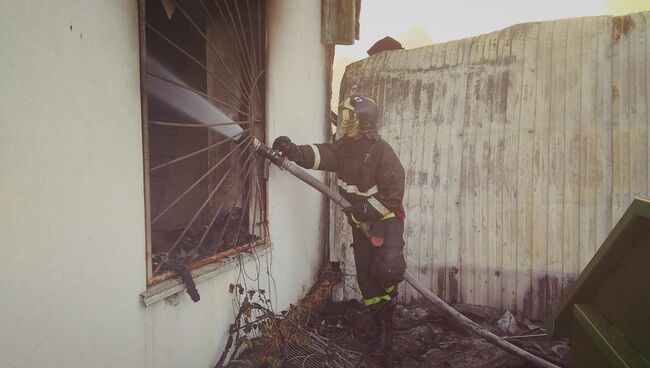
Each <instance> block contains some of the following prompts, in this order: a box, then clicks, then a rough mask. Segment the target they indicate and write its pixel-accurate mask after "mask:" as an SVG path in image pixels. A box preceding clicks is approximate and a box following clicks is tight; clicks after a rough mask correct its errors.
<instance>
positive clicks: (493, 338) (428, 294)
mask: <svg viewBox="0 0 650 368" xmlns="http://www.w3.org/2000/svg"><path fill="white" fill-rule="evenodd" d="M253 149H254V150H255V151H256V152H257V153H258V154H260V155H262V156H264V157H266V158H267V159H269V160H270V161H271V162H272V163H273V164H275V165H276V166H278V167H280V168H281V169H284V170H287V171H288V172H290V173H291V174H292V175H293V176H295V177H297V178H298V179H300V180H302V181H304V182H305V183H307V184H309V185H310V186H311V187H313V188H314V189H316V190H318V191H319V192H321V193H323V194H325V195H326V196H328V197H329V198H330V199H331V200H333V201H334V202H335V203H336V204H338V205H339V206H341V207H349V206H350V202H348V201H347V200H346V199H345V198H343V197H342V196H341V194H339V193H338V192H336V191H334V190H332V188H330V187H328V186H327V185H325V183H322V182H321V181H319V180H318V179H316V178H314V177H313V176H311V175H310V174H308V173H307V172H306V171H305V170H302V169H301V168H300V167H298V165H296V164H295V163H293V162H291V161H290V160H289V159H287V158H286V157H283V156H281V155H280V154H278V152H277V151H275V150H272V149H270V148H268V147H266V146H265V145H264V144H263V143H262V142H260V141H259V140H257V139H253ZM364 225H365V224H364ZM366 228H367V227H366ZM366 233H367V232H366ZM404 280H405V281H406V282H407V283H409V284H410V285H411V286H413V288H414V289H415V290H417V291H418V292H419V293H420V294H422V296H424V297H425V298H427V299H428V300H429V301H431V302H432V303H433V304H434V305H435V306H436V307H438V308H439V309H440V310H441V311H442V312H444V314H445V315H446V316H447V317H449V318H451V319H452V320H454V321H458V322H459V323H460V324H461V325H462V326H464V327H466V328H467V329H469V330H470V331H473V332H474V333H476V334H477V335H479V336H481V337H483V338H485V340H487V341H488V342H490V343H492V344H494V345H496V346H497V347H498V348H501V349H503V350H504V351H506V352H508V353H511V354H513V355H514V356H516V357H519V358H521V359H524V360H526V361H528V362H530V363H533V364H534V365H535V366H537V367H541V368H560V367H559V366H557V365H555V364H553V363H551V362H548V361H546V360H544V359H542V358H540V357H538V356H536V355H533V354H531V353H529V352H528V351H526V350H524V349H522V348H520V347H518V346H516V345H513V344H511V343H509V342H507V341H506V340H504V339H502V338H500V337H499V336H497V335H495V334H493V333H492V332H490V331H488V330H486V329H484V328H483V327H481V326H479V325H478V324H477V323H475V322H474V321H472V320H471V319H469V318H467V317H465V316H464V315H463V314H462V313H460V312H458V311H457V310H455V309H454V308H452V307H451V306H450V305H449V304H447V303H445V302H444V301H443V300H442V299H440V298H439V297H438V296H437V295H436V294H434V293H433V292H432V291H431V290H428V289H427V288H425V287H424V286H422V285H421V284H420V283H419V282H418V281H417V280H416V279H415V278H414V277H413V275H411V273H409V272H408V271H406V272H404Z"/></svg>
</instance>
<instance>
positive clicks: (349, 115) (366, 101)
mask: <svg viewBox="0 0 650 368" xmlns="http://www.w3.org/2000/svg"><path fill="white" fill-rule="evenodd" d="M339 119H340V120H341V123H340V124H339V128H340V129H341V134H342V135H345V134H347V133H348V132H349V131H350V130H352V129H354V128H355V127H356V126H359V129H360V130H361V131H362V132H367V131H372V130H376V129H377V121H378V120H379V106H378V105H377V103H376V102H375V100H373V99H372V98H370V97H368V96H364V95H360V94H355V95H352V96H350V97H348V98H346V99H345V100H344V101H343V102H342V103H341V104H340V105H339Z"/></svg>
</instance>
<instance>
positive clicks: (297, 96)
mask: <svg viewBox="0 0 650 368" xmlns="http://www.w3.org/2000/svg"><path fill="white" fill-rule="evenodd" d="M320 14H321V10H320V2H319V1H315V2H312V1H301V0H284V1H279V0H274V1H271V2H269V19H270V20H271V23H270V34H269V75H268V92H267V93H268V96H267V99H268V110H267V112H268V116H269V121H268V129H267V137H268V140H269V142H268V143H269V144H271V143H272V141H273V139H275V138H276V137H278V136H280V135H287V136H289V137H291V139H293V140H294V141H295V142H297V143H299V144H300V143H303V144H304V143H314V142H325V141H326V134H325V132H326V122H325V120H324V117H325V116H327V114H326V111H328V110H326V108H327V106H328V102H327V101H328V100H329V96H328V95H327V94H326V91H327V89H326V88H325V87H326V86H329V79H328V78H329V77H328V75H327V68H326V65H325V60H326V53H325V48H324V47H323V46H322V45H321V43H320ZM311 173H312V174H314V175H315V176H316V177H318V178H324V175H323V173H321V172H318V171H312V172H311ZM268 190H269V200H270V201H269V218H270V219H271V224H270V231H271V239H273V243H274V244H275V245H276V246H275V247H274V251H273V270H274V275H276V278H280V279H283V280H292V282H296V283H298V284H302V288H300V289H292V288H282V289H280V290H278V298H279V299H280V300H284V301H289V300H295V299H296V298H297V297H298V296H299V295H302V294H303V293H304V291H305V290H307V289H308V288H309V286H311V285H312V282H311V280H314V277H315V273H314V271H315V270H316V268H317V266H318V264H319V262H320V261H321V259H320V254H316V253H317V252H316V251H317V250H318V249H322V245H323V244H322V239H323V234H324V231H325V230H326V229H325V228H324V227H323V225H322V223H320V221H319V220H318V219H320V215H321V209H322V207H321V206H323V202H322V199H323V196H322V195H321V194H320V193H318V192H317V191H316V190H314V189H312V188H311V187H309V186H307V185H306V184H304V183H303V182H301V181H300V180H298V179H296V178H295V177H293V176H291V175H289V174H287V173H286V172H281V171H280V170H278V169H277V168H276V167H273V168H272V170H271V178H270V180H269V185H268ZM308 280H309V281H308ZM286 306H287V304H281V305H280V306H279V307H281V308H284V307H286Z"/></svg>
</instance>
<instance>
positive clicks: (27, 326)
mask: <svg viewBox="0 0 650 368" xmlns="http://www.w3.org/2000/svg"><path fill="white" fill-rule="evenodd" d="M136 6H137V2H136V1H132V0H119V1H69V0H62V1H56V2H54V1H52V2H50V1H35V0H32V1H8V0H2V1H0V14H2V20H0V50H2V51H0V218H1V220H0V290H1V293H2V296H0V311H1V313H0V366H2V367H21V368H22V367H142V366H144V348H145V345H144V329H143V325H144V322H143V317H144V314H143V309H142V308H141V307H140V304H139V298H138V294H139V293H140V292H142V290H143V289H144V287H145V280H146V275H145V267H144V240H145V237H144V209H143V200H144V199H143V190H142V147H141V140H142V138H141V128H140V127H141V120H140V97H139V96H140V82H139V68H138V64H139V62H138V24H137V16H136V14H137V8H136Z"/></svg>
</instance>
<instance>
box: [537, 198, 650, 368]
mask: <svg viewBox="0 0 650 368" xmlns="http://www.w3.org/2000/svg"><path fill="white" fill-rule="evenodd" d="M547 328H548V331H549V334H550V335H551V336H554V337H566V338H568V339H569V341H570V344H571V361H572V365H571V366H572V367H573V368H582V367H589V368H598V367H630V368H632V367H647V368H650V201H648V200H644V199H635V200H634V201H633V202H632V204H631V205H630V207H629V208H628V209H627V211H626V212H625V214H624V215H623V216H622V217H621V219H620V220H619V222H618V223H617V224H616V226H614V228H613V230H612V231H611V233H610V234H609V236H608V237H607V238H606V239H605V242H604V243H603V244H602V245H601V247H600V248H599V250H598V251H597V252H596V254H595V255H594V257H593V258H592V259H591V261H590V262H589V264H588V265H587V266H586V267H585V269H584V271H582V273H581V274H580V276H579V277H578V279H577V280H576V282H575V283H574V284H573V286H572V287H571V288H570V289H569V290H568V292H567V294H566V295H564V297H563V298H562V300H561V303H560V306H559V307H558V309H557V310H555V311H554V312H553V313H552V314H551V315H550V316H549V318H548V320H547Z"/></svg>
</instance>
